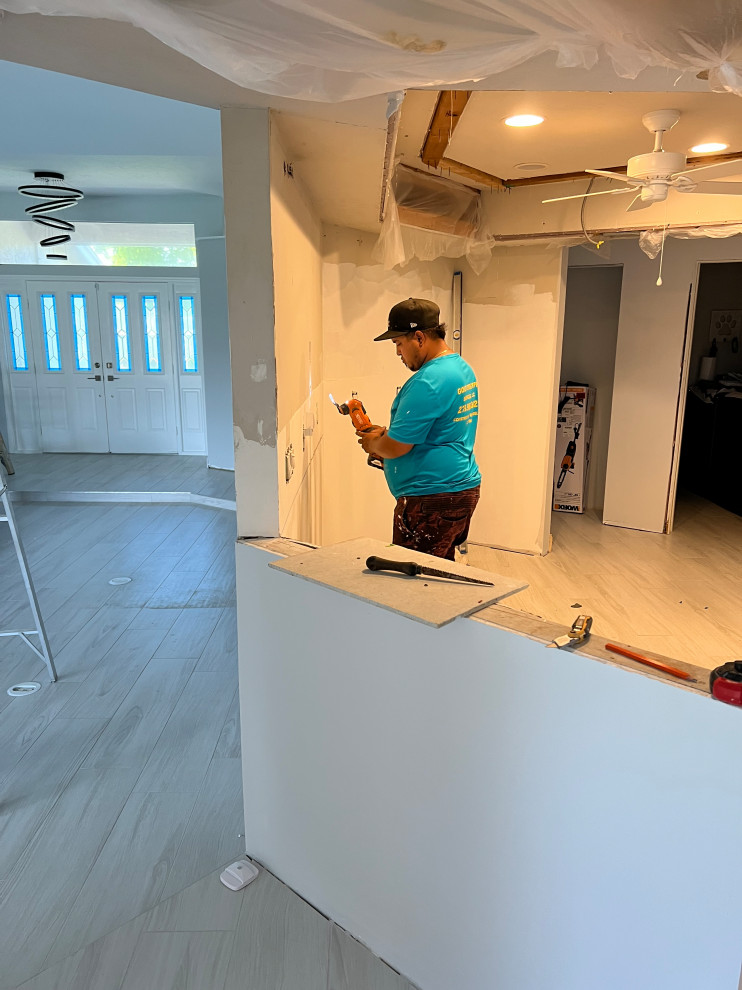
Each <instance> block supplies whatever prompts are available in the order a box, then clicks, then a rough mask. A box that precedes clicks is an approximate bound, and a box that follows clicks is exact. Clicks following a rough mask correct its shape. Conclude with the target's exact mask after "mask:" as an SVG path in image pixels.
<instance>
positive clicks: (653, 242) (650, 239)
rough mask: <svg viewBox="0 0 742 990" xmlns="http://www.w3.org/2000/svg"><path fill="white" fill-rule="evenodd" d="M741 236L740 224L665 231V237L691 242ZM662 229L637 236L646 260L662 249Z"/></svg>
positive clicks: (655, 255) (643, 232)
mask: <svg viewBox="0 0 742 990" xmlns="http://www.w3.org/2000/svg"><path fill="white" fill-rule="evenodd" d="M737 234H742V223H727V224H718V225H712V226H708V227H676V228H674V229H672V230H667V231H665V236H666V237H679V238H681V239H682V240H691V239H692V238H695V237H715V238H719V237H735V236H736V235H737ZM662 236H663V229H662V227H660V228H659V229H657V230H644V231H642V233H641V234H639V247H640V248H641V249H642V251H643V252H644V253H645V254H646V255H647V257H648V258H656V257H657V255H658V254H659V253H660V250H661V248H662Z"/></svg>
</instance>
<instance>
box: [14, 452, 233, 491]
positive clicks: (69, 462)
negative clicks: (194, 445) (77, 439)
mask: <svg viewBox="0 0 742 990" xmlns="http://www.w3.org/2000/svg"><path fill="white" fill-rule="evenodd" d="M13 466H14V468H15V474H14V475H11V476H10V477H9V478H8V487H9V488H10V489H11V490H14V491H41V492H43V491H47V492H52V491H64V492H69V491H88V492H93V491H95V492H193V493H194V494H197V495H208V496H211V497H212V498H224V499H234V473H233V472H232V471H218V470H214V469H210V468H207V466H206V458H205V457H197V456H192V455H191V456H186V457H184V456H181V455H179V454H13Z"/></svg>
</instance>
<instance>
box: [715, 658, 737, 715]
mask: <svg viewBox="0 0 742 990" xmlns="http://www.w3.org/2000/svg"><path fill="white" fill-rule="evenodd" d="M709 687H710V688H711V694H712V695H713V696H714V698H716V700H717V701H724V702H726V704H727V705H739V706H741V707H742V660H730V661H729V663H725V664H723V666H721V667H717V668H716V670H712V671H711V675H710V677H709Z"/></svg>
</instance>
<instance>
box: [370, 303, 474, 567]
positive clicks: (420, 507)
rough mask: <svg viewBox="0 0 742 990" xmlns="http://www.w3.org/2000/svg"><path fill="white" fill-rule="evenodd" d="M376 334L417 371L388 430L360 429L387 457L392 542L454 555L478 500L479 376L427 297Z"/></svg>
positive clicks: (394, 314)
mask: <svg viewBox="0 0 742 990" xmlns="http://www.w3.org/2000/svg"><path fill="white" fill-rule="evenodd" d="M374 339H375V340H391V341H392V343H393V344H394V346H395V348H396V351H397V355H398V356H399V357H400V358H401V360H402V363H403V364H404V365H405V367H407V368H409V370H410V371H412V372H413V375H412V377H411V378H410V379H409V381H407V382H406V384H405V385H404V386H403V387H402V389H401V390H400V392H399V394H398V395H397V397H396V398H395V400H394V402H393V403H392V410H391V421H390V424H389V427H388V429H387V428H385V427H382V426H375V427H373V428H372V429H370V430H368V431H367V432H365V433H361V432H358V438H359V439H358V442H359V444H360V445H361V446H362V447H363V449H364V450H365V451H366V453H368V454H373V455H375V456H376V457H379V458H381V459H382V460H383V462H384V475H385V477H386V481H387V484H388V485H389V490H390V491H391V493H392V495H394V497H395V498H396V499H397V504H396V506H395V509H394V532H393V537H392V542H393V543H396V544H397V545H398V546H403V547H410V548H411V549H413V550H419V551H421V552H422V553H430V554H434V555H435V556H436V557H446V558H447V559H448V560H453V559H454V549H455V547H457V546H459V545H460V544H462V543H464V542H466V538H467V535H468V533H469V523H470V521H471V517H472V514H473V512H474V509H475V507H476V504H477V501H478V500H479V483H480V481H481V475H480V473H479V468H478V467H477V462H476V461H475V460H474V439H475V437H476V432H477V416H478V410H479V393H478V389H477V380H476V375H475V374H474V372H473V371H472V369H471V367H470V366H469V365H468V364H467V363H466V361H464V360H463V359H462V358H461V357H460V355H458V354H455V353H454V352H453V351H451V350H449V348H448V347H447V346H446V327H445V325H444V324H441V322H440V310H439V309H438V307H437V306H436V304H435V303H434V302H431V301H430V300H429V299H405V300H403V301H402V302H400V303H397V305H396V306H393V307H392V309H391V310H390V312H389V326H388V329H387V330H386V331H385V332H384V333H382V334H380V336H378V337H375V338H374Z"/></svg>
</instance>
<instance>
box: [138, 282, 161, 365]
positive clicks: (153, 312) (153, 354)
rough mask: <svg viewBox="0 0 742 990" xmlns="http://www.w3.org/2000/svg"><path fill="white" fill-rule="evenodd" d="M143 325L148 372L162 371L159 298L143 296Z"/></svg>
mask: <svg viewBox="0 0 742 990" xmlns="http://www.w3.org/2000/svg"><path fill="white" fill-rule="evenodd" d="M142 324H143V326H144V354H145V358H146V362H147V371H162V362H161V361H160V321H159V319H158V316H157V296H142Z"/></svg>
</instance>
